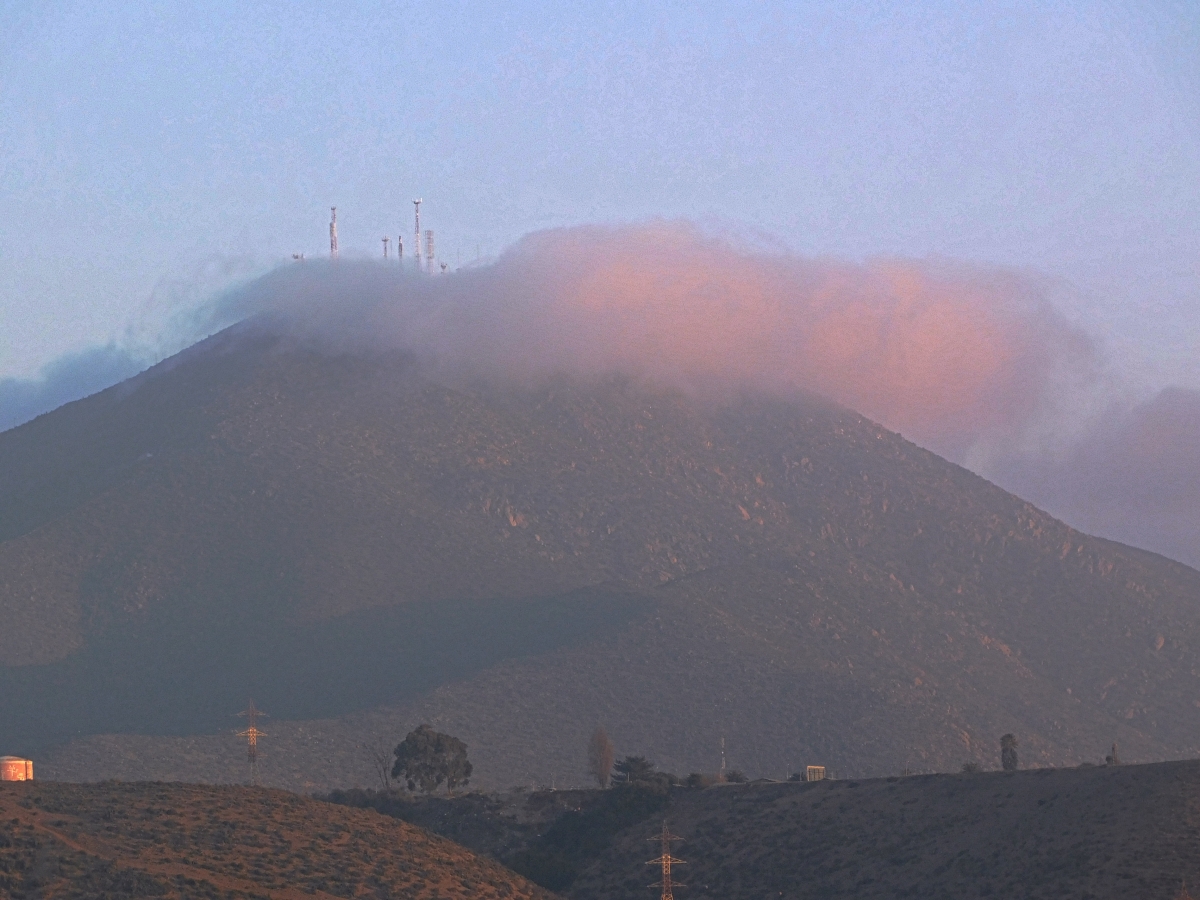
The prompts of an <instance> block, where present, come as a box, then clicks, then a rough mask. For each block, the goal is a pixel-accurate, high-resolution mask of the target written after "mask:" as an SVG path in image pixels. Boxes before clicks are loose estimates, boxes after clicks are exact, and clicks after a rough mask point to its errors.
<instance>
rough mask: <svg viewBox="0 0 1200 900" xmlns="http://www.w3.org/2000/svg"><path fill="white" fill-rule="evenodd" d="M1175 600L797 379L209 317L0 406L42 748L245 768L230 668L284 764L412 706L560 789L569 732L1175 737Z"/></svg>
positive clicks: (63, 756) (311, 776)
mask: <svg viewBox="0 0 1200 900" xmlns="http://www.w3.org/2000/svg"><path fill="white" fill-rule="evenodd" d="M1198 602H1200V573H1197V572H1195V571H1194V570H1192V569H1189V568H1187V567H1185V566H1182V565H1179V564H1177V563H1173V562H1171V561H1169V560H1167V559H1164V558H1162V557H1158V556H1155V555H1153V554H1149V553H1145V552H1141V551H1138V550H1134V549H1132V548H1128V547H1123V546H1121V545H1118V544H1113V543H1110V542H1107V541H1102V540H1097V539H1094V538H1089V537H1087V536H1085V535H1082V534H1079V533H1077V532H1075V531H1073V530H1072V529H1070V528H1068V527H1067V526H1065V525H1063V524H1062V523H1060V522H1058V521H1056V520H1054V519H1052V518H1051V517H1049V516H1047V515H1046V514H1044V513H1042V512H1040V511H1039V510H1037V509H1035V508H1033V507H1032V506H1030V505H1029V504H1027V503H1025V502H1023V501H1021V500H1020V499H1019V498H1017V497H1014V496H1012V495H1010V494H1007V493H1005V492H1003V491H1001V490H999V489H998V488H996V487H995V486H993V485H991V484H989V483H987V482H986V481H984V480H982V479H980V478H978V477H976V476H974V475H972V474H971V473H970V472H967V471H966V470H964V469H962V468H960V467H958V466H955V465H952V464H950V463H948V462H946V461H945V460H942V459H940V458H938V457H937V456H935V455H933V454H931V453H928V452H926V451H924V450H922V449H920V448H918V447H916V446H914V445H913V444H911V443H909V442H907V441H905V440H903V439H902V438H901V437H900V436H899V435H896V434H894V433H891V432H888V431H886V430H885V429H883V428H881V427H880V426H878V425H876V424H874V423H872V422H870V421H868V420H866V419H864V418H862V417H861V416H858V415H856V414H855V413H853V412H850V411H848V410H845V409H842V408H838V407H834V406H831V405H829V404H826V403H823V402H820V401H817V400H813V399H806V398H794V399H791V400H785V399H778V398H769V397H765V396H753V395H747V396H741V397H735V398H727V399H725V400H723V401H721V402H716V401H713V402H706V401H700V400H696V399H693V398H690V397H687V396H684V395H681V394H678V393H672V392H669V391H665V390H660V389H655V388H650V387H647V386H645V385H641V384H638V383H635V382H630V381H628V380H623V379H610V380H606V381H602V382H598V383H596V382H590V383H583V382H575V381H570V380H567V379H561V380H558V381H556V382H553V383H544V384H541V385H537V386H526V387H514V386H511V385H510V386H497V385H491V386H488V385H480V384H471V385H463V384H458V385H456V386H455V385H448V384H444V383H441V382H439V381H435V380H431V379H430V378H429V377H427V376H426V375H425V374H423V371H422V370H421V369H420V368H419V367H418V366H416V365H415V364H414V363H413V362H412V361H411V360H410V359H409V358H407V357H405V356H403V355H401V354H378V353H363V352H356V353H353V354H351V353H338V354H334V353H329V352H322V351H319V350H316V349H314V348H313V347H311V346H306V345H302V344H297V343H295V342H292V341H288V340H284V339H281V338H278V337H275V336H273V335H271V334H270V333H267V332H264V331H260V330H257V329H255V328H252V327H241V328H238V329H234V330H232V331H230V332H226V333H224V334H222V335H218V336H217V337H215V338H213V339H210V340H209V341H207V342H205V343H204V344H201V345H198V346H197V347H194V348H192V349H191V350H190V351H188V352H186V353H185V354H182V355H181V356H180V357H177V358H175V359H173V360H170V361H168V362H167V363H164V364H162V365H160V366H159V367H157V368H156V369H154V370H151V371H150V372H148V373H145V374H144V375H142V376H139V377H138V378H136V379H133V380H131V381H130V382H126V383H125V384H122V385H118V386H117V387H115V388H113V389H111V390H109V391H105V392H104V393H102V394H99V395H96V396H94V397H92V398H89V399H87V400H83V401H80V402H78V403H74V404H70V405H69V406H67V407H64V408H62V409H60V410H57V411H56V412H54V413H51V414H49V415H46V416H43V417H41V418H39V419H37V420H35V421H34V422H31V423H29V424H27V425H24V426H22V427H20V428H17V429H13V430H12V431H9V432H6V433H4V434H2V435H0V617H2V618H3V621H4V623H5V627H4V628H3V629H0V743H2V744H3V746H4V748H5V751H6V752H17V753H23V754H25V755H31V754H34V753H38V754H41V753H42V752H43V751H48V752H49V755H48V756H40V755H39V772H40V773H43V774H50V775H54V776H56V777H69V778H93V777H104V776H116V777H122V778H126V779H132V778H146V777H154V778H179V777H182V778H188V779H192V780H205V781H228V780H240V779H241V778H242V777H243V776H244V763H243V762H241V760H242V756H241V754H240V753H239V752H238V748H237V744H236V742H235V741H234V740H233V739H231V738H230V737H229V732H230V729H231V728H232V727H233V726H234V725H235V724H236V722H237V720H236V719H234V718H232V714H233V713H235V712H236V711H237V710H238V709H241V708H242V707H243V706H244V704H245V698H246V696H247V695H253V696H254V698H255V700H256V701H257V702H258V704H259V706H260V707H262V708H265V709H267V710H268V711H269V712H271V713H272V714H273V717H274V718H273V719H272V720H270V722H271V724H270V726H269V727H268V728H267V731H268V732H269V739H268V740H267V741H266V743H265V747H266V752H267V756H266V759H265V761H264V773H265V775H266V777H267V778H268V780H269V782H270V783H273V784H279V785H289V786H293V787H296V788H303V789H310V790H311V789H320V788H329V787H335V786H339V785H343V784H352V783H354V782H355V781H357V782H359V783H367V782H368V779H369V778H370V777H371V774H370V771H371V767H370V764H369V761H368V760H367V759H366V757H365V754H363V752H362V751H361V748H360V745H361V744H362V743H364V742H373V741H380V742H383V744H384V745H387V744H394V743H395V742H396V741H397V740H398V739H399V738H400V737H402V735H403V733H404V732H405V731H406V730H407V729H408V728H411V727H412V726H413V725H415V724H417V723H418V722H419V721H423V720H424V721H431V722H433V723H434V724H436V725H438V726H439V727H440V728H441V729H442V730H449V731H452V732H454V733H456V734H458V735H459V736H461V737H463V738H464V739H465V740H466V741H467V743H468V744H469V745H470V748H471V754H472V759H473V760H474V761H475V763H476V783H479V784H482V785H485V786H488V785H490V786H507V785H511V784H514V783H521V782H525V783H528V782H531V781H537V782H543V783H549V782H551V781H552V780H557V781H558V782H559V783H562V782H576V783H578V782H580V781H582V780H583V778H584V759H585V754H584V746H585V742H586V738H587V736H588V734H589V733H590V731H591V730H592V728H593V727H594V726H595V725H596V724H598V723H599V724H603V725H605V726H606V727H607V728H608V729H609V732H610V733H611V734H612V735H613V737H614V739H615V741H616V743H617V748H618V752H619V753H643V754H646V755H648V756H650V757H652V758H653V759H654V760H655V761H656V762H658V763H659V764H660V765H661V766H663V767H664V768H669V769H673V770H675V771H678V772H681V773H686V772H688V771H691V770H701V771H703V770H708V771H711V770H713V769H715V768H716V765H717V752H718V747H719V745H720V741H721V738H722V737H724V738H725V739H726V748H727V752H728V756H729V762H730V765H731V766H733V767H736V768H741V769H744V770H747V771H748V772H749V773H750V774H751V775H757V774H771V775H775V776H779V775H783V774H785V773H787V772H789V771H794V770H795V769H796V768H797V767H799V766H801V765H803V764H805V763H810V762H820V763H823V764H826V765H828V766H830V767H831V768H833V769H834V770H836V771H838V772H840V773H846V774H872V773H876V774H888V773H894V772H899V771H901V770H903V769H905V768H909V769H912V770H930V769H939V768H940V769H945V768H953V769H957V768H958V766H959V765H960V764H961V763H962V762H963V761H964V760H978V761H981V762H983V763H984V764H985V765H995V761H996V756H997V744H996V740H997V737H998V735H1000V734H1002V733H1004V732H1008V731H1012V732H1014V733H1016V734H1018V735H1019V737H1020V739H1021V741H1022V755H1023V758H1025V759H1026V760H1028V761H1030V762H1040V763H1052V764H1061V763H1073V762H1077V761H1079V760H1081V759H1098V758H1099V757H1100V756H1101V755H1102V754H1103V752H1104V750H1105V749H1106V748H1107V747H1108V746H1109V745H1110V744H1111V743H1112V742H1113V741H1114V740H1117V741H1119V742H1120V745H1121V747H1122V752H1123V754H1124V755H1125V756H1126V757H1127V758H1128V759H1131V760H1139V759H1140V760H1149V759H1161V758H1168V757H1178V756H1186V755H1190V754H1192V753H1194V752H1195V751H1196V749H1197V740H1198V739H1197V735H1200V709H1198V708H1197V705H1196V701H1195V698H1196V697H1197V696H1200V690H1198V689H1200V676H1198V675H1197V672H1200V633H1198V631H1197V629H1198V627H1200V619H1198V618H1197V615H1196V613H1197V610H1198ZM68 741H71V743H70V744H66V742H68ZM64 744H66V746H63V745H64ZM56 745H57V749H54V748H55V747H56Z"/></svg>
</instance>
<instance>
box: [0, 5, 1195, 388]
mask: <svg viewBox="0 0 1200 900" xmlns="http://www.w3.org/2000/svg"><path fill="white" fill-rule="evenodd" d="M186 6H191V8H190V9H188V8H184V7H186ZM414 196H423V197H424V199H425V205H424V207H423V219H424V220H425V221H426V222H427V223H428V226H429V227H432V228H435V229H436V230H437V232H438V241H439V250H440V252H441V254H442V256H443V257H444V258H447V259H448V260H449V261H450V262H452V263H453V262H455V261H456V260H462V261H464V262H465V261H467V260H469V259H471V258H473V257H474V256H475V253H476V248H477V247H478V248H479V249H480V250H481V251H482V252H484V253H485V254H487V253H495V252H497V251H499V250H500V249H501V248H502V247H504V246H505V245H506V244H508V243H510V242H511V241H513V240H514V239H516V238H517V237H519V236H520V235H521V234H523V233H525V232H527V231H530V230H533V229H537V228H543V227H546V226H550V225H562V224H571V223H579V222H591V221H603V222H615V221H627V220H639V219H643V218H646V217H650V216H667V217H676V216H684V217H689V218H692V219H694V220H696V221H698V222H700V223H701V224H703V225H705V226H706V227H714V228H721V229H728V230H731V231H734V230H745V231H746V232H747V233H748V234H751V235H753V237H754V239H755V240H757V241H759V242H764V241H765V242H768V243H771V242H774V243H776V244H777V245H779V246H781V247H785V248H788V249H791V250H793V251H795V252H798V253H803V254H820V255H832V256H839V257H847V258H851V259H862V258H864V257H871V256H878V255H903V256H914V257H926V256H942V257H953V258H956V259H965V260H971V261H976V262H983V263H999V264H1003V265H1009V266H1016V267H1020V268H1027V269H1032V270H1034V271H1036V272H1040V273H1043V274H1045V275H1046V276H1049V278H1051V279H1054V280H1056V281H1057V282H1058V284H1059V285H1060V291H1059V296H1060V302H1061V304H1062V306H1063V309H1064V311H1065V312H1066V314H1067V315H1068V316H1069V317H1071V318H1072V319H1073V320H1075V321H1082V322H1084V323H1085V324H1086V325H1087V327H1088V328H1090V329H1091V330H1093V331H1094V332H1096V333H1098V334H1100V335H1101V336H1103V337H1104V338H1105V339H1106V340H1108V341H1109V343H1110V346H1111V347H1112V348H1113V352H1114V354H1115V358H1116V360H1117V362H1118V364H1119V365H1120V366H1121V367H1122V368H1123V369H1124V370H1125V372H1126V374H1127V376H1128V377H1129V378H1130V379H1132V380H1133V381H1134V382H1138V383H1144V384H1145V386H1146V387H1147V388H1149V387H1152V386H1158V385H1162V384H1169V383H1178V384H1184V385H1188V386H1191V387H1200V361H1198V359H1197V357H1200V354H1197V353H1196V352H1195V351H1196V347H1197V345H1198V343H1200V6H1198V5H1197V4H1195V3H1170V2H1164V3H1093V4H1087V3H1073V4H1066V3H1053V4H1033V3H1016V2H996V3H950V2H941V3H924V4H920V5H913V4H900V3H896V4H883V3H857V4H856V3H846V2H838V3H810V4H804V3H788V4H768V3H758V4H744V5H739V4H733V3H723V4H700V3H693V4H682V3H655V4H634V3H577V4H571V5H566V4H550V3H522V2H509V3H503V4H492V3H445V2H443V3H433V2H425V3H422V4H410V3H387V2H378V0H376V2H371V3H351V2H339V3H328V2H326V3H303V2H289V3H254V2H237V3H233V2H211V3H205V4H192V5H184V4H177V3H135V2H122V3H106V2H95V0H90V2H87V3H75V2H37V3H17V2H13V0H0V200H2V201H3V210H4V214H3V216H2V217H0V379H2V378H4V377H6V376H8V377H13V376H19V377H26V376H30V375H33V374H35V373H37V372H38V371H39V370H40V369H41V368H42V367H43V366H46V365H47V364H49V363H50V362H51V361H53V360H54V359H56V358H57V357H59V356H61V355H62V354H64V353H71V352H78V351H80V350H82V349H84V348H86V347H89V346H92V345H96V344H105V343H108V342H110V341H117V342H121V341H132V342H134V343H135V344H138V343H139V342H150V343H152V342H153V338H154V335H155V334H156V332H157V330H159V329H161V328H163V327H165V324H164V323H165V321H166V317H167V315H168V314H169V313H170V312H171V311H172V309H173V308H174V307H176V306H179V305H186V304H187V303H190V302H196V301H198V300H200V299H203V296H204V294H205V293H206V292H208V291H211V290H214V289H216V288H217V287H220V286H221V285H222V284H223V283H225V282H226V281H228V280H229V279H231V278H236V277H237V276H238V275H239V274H244V273H249V272H252V271H256V270H260V269H261V268H262V267H265V266H269V265H270V264H272V263H274V262H276V261H277V260H279V259H282V258H286V257H287V256H288V255H290V254H291V253H292V252H294V251H304V252H306V253H308V254H310V255H314V254H321V253H324V252H326V250H327V231H326V228H327V222H328V212H329V207H330V206H331V205H334V204H336V205H337V206H338V211H339V225H340V234H341V243H342V247H343V252H344V253H347V254H350V255H371V256H374V255H378V254H379V253H380V237H381V236H382V235H383V234H384V233H388V234H390V235H392V236H393V238H394V236H395V234H396V233H397V231H400V230H403V233H404V234H405V237H406V238H407V237H408V235H409V232H410V231H411V217H412V206H411V203H410V202H409V201H410V199H411V198H412V197H414ZM409 252H410V253H411V247H409ZM135 349H136V348H135Z"/></svg>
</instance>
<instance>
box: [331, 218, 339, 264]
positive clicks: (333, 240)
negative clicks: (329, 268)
mask: <svg viewBox="0 0 1200 900" xmlns="http://www.w3.org/2000/svg"><path fill="white" fill-rule="evenodd" d="M329 212H330V219H329V258H330V259H337V258H338V246H337V207H336V206H331V207H329Z"/></svg>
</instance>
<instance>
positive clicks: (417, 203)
mask: <svg viewBox="0 0 1200 900" xmlns="http://www.w3.org/2000/svg"><path fill="white" fill-rule="evenodd" d="M413 215H414V216H416V220H417V231H416V235H417V241H416V243H415V244H414V245H413V253H415V254H416V255H417V271H418V272H420V271H421V200H419V199H417V200H414V201H413Z"/></svg>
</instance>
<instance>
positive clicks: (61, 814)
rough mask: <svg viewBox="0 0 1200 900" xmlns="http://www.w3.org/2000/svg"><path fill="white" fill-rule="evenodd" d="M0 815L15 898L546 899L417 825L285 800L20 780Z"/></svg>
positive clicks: (8, 789)
mask: <svg viewBox="0 0 1200 900" xmlns="http://www.w3.org/2000/svg"><path fill="white" fill-rule="evenodd" d="M0 814H2V815H3V819H4V825H3V827H0V896H4V897H6V898H12V900H23V898H30V900H33V898H41V897H60V898H63V900H71V898H80V900H84V898H96V897H114V898H117V897H130V898H132V897H166V898H183V897H188V898H192V897H207V898H213V900H225V898H228V900H234V898H246V897H280V898H284V897H287V898H291V897H311V896H317V897H365V896H371V897H400V896H403V897H414V898H430V900H432V898H438V897H441V898H459V897H461V898H467V897H471V898H476V897H485V898H491V900H499V898H508V900H516V898H530V900H550V898H551V897H553V895H552V894H549V893H547V892H546V891H544V890H542V889H541V888H538V887H537V886H536V885H533V884H531V883H530V882H528V881H526V880H525V879H523V878H521V877H520V876H518V875H516V874H515V873H513V872H510V871H509V870H508V869H505V868H504V867H503V866H500V865H498V864H497V863H495V862H492V861H491V860H488V859H485V858H480V857H477V856H475V855H474V854H472V853H470V852H469V851H467V850H465V849H463V848H462V847H459V846H457V845H455V844H452V843H451V842H450V841H447V840H444V839H443V838H439V837H434V836H432V835H429V834H427V833H425V832H424V831H422V830H421V829H419V828H415V827H413V826H411V825H406V824H405V823H403V822H398V821H396V820H395V819H390V818H387V817H385V816H380V815H377V814H374V813H370V812H366V811H362V810H351V809H347V808H345V807H335V806H332V805H331V804H328V803H321V802H318V801H316V800H310V799H307V798H303V797H297V796H295V795H294V794H287V793H284V792H282V791H273V790H266V789H262V788H245V787H210V786H201V785H184V784H115V783H111V782H110V783H105V784H94V785H79V784H54V783H44V782H22V783H18V784H5V785H4V786H3V790H0Z"/></svg>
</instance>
